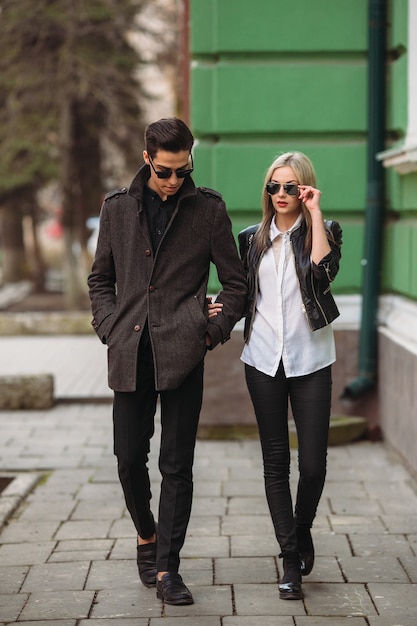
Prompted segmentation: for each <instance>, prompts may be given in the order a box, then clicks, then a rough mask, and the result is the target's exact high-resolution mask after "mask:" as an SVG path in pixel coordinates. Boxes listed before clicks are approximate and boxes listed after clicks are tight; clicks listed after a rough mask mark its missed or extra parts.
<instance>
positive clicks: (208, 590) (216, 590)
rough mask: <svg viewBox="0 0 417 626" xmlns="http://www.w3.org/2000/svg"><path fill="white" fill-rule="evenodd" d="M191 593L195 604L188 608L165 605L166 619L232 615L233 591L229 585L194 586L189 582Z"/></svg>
mask: <svg viewBox="0 0 417 626" xmlns="http://www.w3.org/2000/svg"><path fill="white" fill-rule="evenodd" d="M187 586H188V587H189V589H190V591H191V593H192V594H193V597H194V604H190V605H188V606H170V605H169V604H166V605H165V608H164V611H165V616H166V617H174V616H179V617H182V618H184V617H186V616H189V617H191V616H198V617H200V618H201V617H203V616H206V615H213V616H219V615H223V616H224V615H232V614H233V603H232V589H231V587H230V586H229V585H221V586H219V585H207V586H202V585H194V584H192V583H190V582H189V581H188V582H187Z"/></svg>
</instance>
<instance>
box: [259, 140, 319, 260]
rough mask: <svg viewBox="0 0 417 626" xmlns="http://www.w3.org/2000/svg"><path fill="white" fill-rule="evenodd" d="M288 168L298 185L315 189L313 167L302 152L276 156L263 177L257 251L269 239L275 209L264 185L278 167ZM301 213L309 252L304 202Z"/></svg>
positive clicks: (309, 220)
mask: <svg viewBox="0 0 417 626" xmlns="http://www.w3.org/2000/svg"><path fill="white" fill-rule="evenodd" d="M285 166H289V167H291V168H292V169H293V170H294V174H295V176H296V178H297V182H298V183H299V184H300V185H311V186H312V187H316V185H317V183H316V173H315V171H314V167H313V164H312V162H311V161H310V159H309V158H308V156H306V155H305V154H304V153H303V152H285V153H284V154H281V155H280V156H278V157H277V158H276V159H275V160H274V161H273V163H271V165H270V166H269V168H268V171H267V172H266V175H265V180H264V185H263V188H262V221H261V223H260V226H259V229H258V231H257V233H256V245H257V247H258V249H260V250H262V249H264V248H265V247H266V246H267V243H268V238H269V228H270V224H271V221H272V220H273V218H274V216H275V209H274V206H273V204H272V200H271V196H270V195H269V194H268V192H267V191H266V188H265V186H266V183H268V182H269V181H270V180H271V178H272V174H273V173H274V172H275V170H276V169H278V168H279V167H285ZM301 211H302V213H303V216H304V219H305V222H306V225H307V233H306V241H305V247H306V250H308V251H309V250H311V217H310V212H309V210H308V209H307V208H306V206H305V204H304V202H301Z"/></svg>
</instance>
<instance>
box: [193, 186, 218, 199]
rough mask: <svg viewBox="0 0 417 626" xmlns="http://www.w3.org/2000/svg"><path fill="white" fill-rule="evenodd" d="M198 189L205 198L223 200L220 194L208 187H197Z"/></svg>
mask: <svg viewBox="0 0 417 626" xmlns="http://www.w3.org/2000/svg"><path fill="white" fill-rule="evenodd" d="M198 189H199V190H200V191H201V192H202V193H203V194H204V195H205V196H211V197H212V198H216V200H223V196H222V194H221V193H219V192H218V191H216V190H215V189H210V187H199V188H198Z"/></svg>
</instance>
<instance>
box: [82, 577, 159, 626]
mask: <svg viewBox="0 0 417 626" xmlns="http://www.w3.org/2000/svg"><path fill="white" fill-rule="evenodd" d="M90 593H93V592H90ZM162 608H163V607H162V602H161V601H160V600H158V599H157V597H156V593H155V589H147V588H146V587H144V586H143V585H141V584H139V583H138V584H137V586H136V587H134V586H132V587H124V586H118V585H117V583H116V584H115V585H114V587H113V588H112V589H104V590H103V591H99V592H98V593H97V596H96V598H95V602H94V606H93V609H92V612H91V615H90V618H91V619H92V620H94V621H93V624H95V623H96V618H103V619H104V618H106V619H113V618H118V619H120V617H121V616H123V617H124V618H138V617H143V618H147V619H149V618H151V617H161V616H162Z"/></svg>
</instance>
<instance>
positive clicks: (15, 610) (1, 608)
mask: <svg viewBox="0 0 417 626" xmlns="http://www.w3.org/2000/svg"><path fill="white" fill-rule="evenodd" d="M27 599H28V595H27V594H26V593H19V594H12V593H11V594H3V593H0V615H1V619H2V620H6V621H7V622H16V621H17V618H18V617H19V615H20V613H21V611H22V609H23V607H24V605H25V603H26V602H27Z"/></svg>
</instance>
